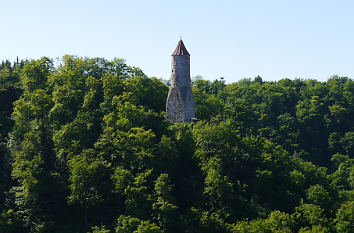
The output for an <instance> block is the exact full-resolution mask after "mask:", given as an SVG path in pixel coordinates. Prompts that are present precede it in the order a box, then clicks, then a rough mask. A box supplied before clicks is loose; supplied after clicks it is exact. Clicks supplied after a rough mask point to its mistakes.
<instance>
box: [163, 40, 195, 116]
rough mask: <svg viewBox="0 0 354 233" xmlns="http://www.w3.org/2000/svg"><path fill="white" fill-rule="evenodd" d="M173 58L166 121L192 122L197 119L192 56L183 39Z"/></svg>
mask: <svg viewBox="0 0 354 233" xmlns="http://www.w3.org/2000/svg"><path fill="white" fill-rule="evenodd" d="M171 56H172V73H171V83H170V84H171V86H170V90H169V92H168V96H167V101H166V120H167V121H171V122H190V121H191V119H192V118H194V117H195V106H194V98H193V93H192V87H191V76H190V55H189V53H188V51H187V49H186V47H185V46H184V44H183V41H182V39H181V40H180V41H179V42H178V45H177V48H176V49H175V51H174V52H173V53H172V55H171Z"/></svg>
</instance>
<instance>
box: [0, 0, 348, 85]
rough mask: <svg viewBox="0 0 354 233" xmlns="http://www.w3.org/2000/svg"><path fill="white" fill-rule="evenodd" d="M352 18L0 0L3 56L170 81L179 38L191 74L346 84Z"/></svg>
mask: <svg viewBox="0 0 354 233" xmlns="http://www.w3.org/2000/svg"><path fill="white" fill-rule="evenodd" d="M353 12H354V1H349V0H348V1H343V0H336V1H335V0H332V1H328V0H321V1H320V0H296V1H295V0H292V1H290V0H267V1H266V0H258V1H256V0H249V1H246V0H243V1H241V0H234V1H227V0H218V1H216V0H215V1H208V0H204V1H198V0H194V1H193V0H189V1H185V0H179V1H167V0H164V1H163V0H150V1H137V0H130V1H128V0H125V1H118V0H116V1H113V0H97V1H94V0H61V1H50V0H47V1H44V0H22V1H21V0H0V22H2V23H1V28H0V60H4V59H10V60H15V58H16V56H19V58H20V59H21V58H22V59H24V58H39V57H41V56H48V57H51V58H56V57H62V56H63V55H64V54H72V55H78V56H89V57H105V58H107V59H112V58H113V57H119V58H124V59H126V62H127V64H128V65H132V66H137V67H139V68H141V69H142V70H143V71H144V72H145V73H146V74H147V75H148V76H155V77H161V78H164V79H168V78H169V77H170V64H171V63H170V59H171V57H170V55H171V53H172V52H173V50H174V49H175V47H176V45H177V42H178V40H179V37H180V34H182V37H183V41H184V42H185V45H186V47H187V49H188V51H189V52H190V54H191V76H195V75H202V76H203V77H204V78H205V79H210V80H214V79H216V78H219V77H225V80H226V81H227V82H233V81H237V80H239V79H241V78H245V77H252V78H253V77H255V76H257V75H260V76H261V77H262V78H263V79H264V80H279V79H282V78H285V77H287V78H291V79H294V78H314V79H318V80H321V81H325V80H327V78H329V77H330V76H331V75H333V74H338V75H341V76H347V77H350V78H353V77H354V14H353Z"/></svg>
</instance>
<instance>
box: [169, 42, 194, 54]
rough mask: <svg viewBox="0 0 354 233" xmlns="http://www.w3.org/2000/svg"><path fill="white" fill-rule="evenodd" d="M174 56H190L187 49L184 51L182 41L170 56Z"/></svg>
mask: <svg viewBox="0 0 354 233" xmlns="http://www.w3.org/2000/svg"><path fill="white" fill-rule="evenodd" d="M176 55H187V56H190V55H189V53H188V51H187V49H186V47H185V46H184V44H183V41H182V39H181V40H179V42H178V45H177V47H176V49H175V51H174V52H173V53H172V55H171V56H176Z"/></svg>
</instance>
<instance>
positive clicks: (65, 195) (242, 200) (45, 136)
mask: <svg viewBox="0 0 354 233" xmlns="http://www.w3.org/2000/svg"><path fill="white" fill-rule="evenodd" d="M192 88H193V93H194V99H195V103H196V117H197V118H198V119H199V121H197V122H194V123H189V124H187V123H170V122H166V121H165V116H164V115H165V104H166V97H167V93H168V89H169V83H168V81H164V80H161V79H158V78H149V77H147V76H146V75H145V74H144V72H143V71H142V70H141V69H139V68H137V67H132V66H129V65H127V64H126V62H125V60H123V59H117V58H116V59H112V60H107V59H104V58H87V57H77V56H71V55H65V56H63V57H62V58H61V59H60V60H59V61H58V62H55V61H54V60H53V59H50V58H47V57H43V58H41V59H33V60H21V61H16V62H10V61H2V63H1V64H0V172H1V175H0V232H4V233H7V232H9V233H15V232H16V233H27V232H30V233H41V232H51V233H52V232H53V233H59V232H60V233H62V232H63V233H76V232H78V233H86V232H91V233H114V232H115V233H182V232H183V233H224V232H225V233H248V232H254V233H256V232H260V233H268V232H301V233H311V232H312V233H314V232H321V233H326V232H343V233H351V232H354V81H353V79H351V78H347V77H340V76H336V75H334V76H332V77H330V78H328V79H327V81H317V80H314V79H306V80H304V79H288V78H284V79H281V80H279V81H264V80H262V78H261V77H259V76H257V77H255V78H244V79H241V80H239V81H237V82H234V83H229V84H228V83H225V81H224V80H214V81H208V80H203V79H201V78H196V79H193V82H192Z"/></svg>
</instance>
